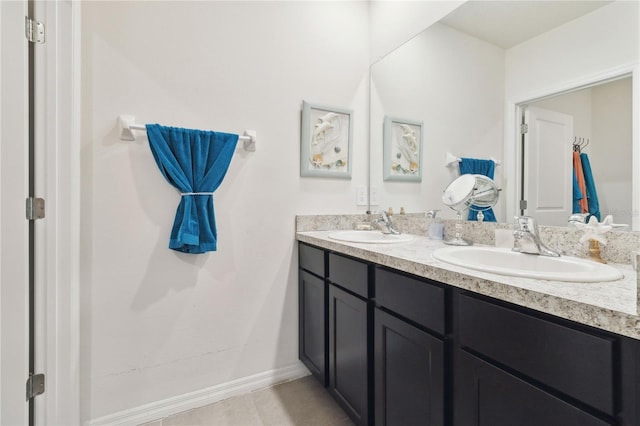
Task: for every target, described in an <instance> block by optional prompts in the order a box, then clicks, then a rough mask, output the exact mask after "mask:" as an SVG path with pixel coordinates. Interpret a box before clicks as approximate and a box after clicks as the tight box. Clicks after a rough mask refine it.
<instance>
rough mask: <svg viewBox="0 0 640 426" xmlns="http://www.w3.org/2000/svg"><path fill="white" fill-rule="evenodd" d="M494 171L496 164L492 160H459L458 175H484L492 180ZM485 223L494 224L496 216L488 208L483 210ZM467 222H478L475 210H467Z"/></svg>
mask: <svg viewBox="0 0 640 426" xmlns="http://www.w3.org/2000/svg"><path fill="white" fill-rule="evenodd" d="M495 170H496V163H494V162H493V160H480V159H477V158H461V159H460V174H461V175H466V174H475V175H484V176H487V177H489V178H491V179H493V174H494V172H495ZM482 213H483V214H484V221H485V222H496V215H495V214H494V213H493V209H492V208H489V209H487V210H483V211H482ZM467 219H468V220H478V212H477V211H476V210H471V209H469V217H468V218H467Z"/></svg>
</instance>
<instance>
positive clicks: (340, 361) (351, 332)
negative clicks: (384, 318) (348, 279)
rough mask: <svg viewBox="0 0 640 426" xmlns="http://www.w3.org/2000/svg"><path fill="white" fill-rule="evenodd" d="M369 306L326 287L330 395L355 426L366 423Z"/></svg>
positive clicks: (367, 409)
mask: <svg viewBox="0 0 640 426" xmlns="http://www.w3.org/2000/svg"><path fill="white" fill-rule="evenodd" d="M370 316H371V314H370V306H369V303H368V302H367V301H366V300H365V299H362V298H360V297H358V296H355V295H353V294H351V293H348V292H346V291H344V290H342V289H340V288H338V287H337V286H335V285H329V392H330V393H331V394H332V395H333V397H334V398H335V399H336V401H338V403H339V404H340V405H341V406H342V408H343V409H344V410H345V411H346V412H347V414H349V417H351V419H352V420H353V421H354V422H355V423H356V424H358V425H368V424H369V410H370V408H371V407H370V404H369V401H370V399H371V398H370V391H371V387H370V383H369V358H370V356H369V353H370V352H369V349H368V345H369V342H370V339H369V323H370Z"/></svg>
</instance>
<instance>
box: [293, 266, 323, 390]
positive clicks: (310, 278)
mask: <svg viewBox="0 0 640 426" xmlns="http://www.w3.org/2000/svg"><path fill="white" fill-rule="evenodd" d="M326 286H327V284H326V283H325V282H324V280H322V279H320V278H318V277H316V276H314V275H311V274H310V273H308V272H305V271H302V270H300V279H299V288H298V297H299V302H298V309H299V312H298V314H299V339H298V343H299V348H298V349H299V357H300V360H301V361H302V362H303V363H304V365H306V366H307V368H308V369H309V371H311V373H312V374H313V375H314V376H315V377H316V378H317V379H318V380H319V381H320V382H321V383H322V385H323V386H326V385H327V376H326V372H327V368H326V363H327V355H326V354H327V345H326V343H327V334H326V330H327V327H326V319H327V316H326V310H325V307H326V292H327V290H326Z"/></svg>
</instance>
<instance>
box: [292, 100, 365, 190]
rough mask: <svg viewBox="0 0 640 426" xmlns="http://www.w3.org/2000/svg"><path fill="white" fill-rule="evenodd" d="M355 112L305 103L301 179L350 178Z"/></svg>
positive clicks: (301, 139)
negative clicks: (309, 177)
mask: <svg viewBox="0 0 640 426" xmlns="http://www.w3.org/2000/svg"><path fill="white" fill-rule="evenodd" d="M352 116H353V112H352V111H350V110H346V109H341V108H333V107H324V106H319V105H313V104H310V103H308V102H306V101H304V102H303V103H302V129H301V132H300V176H311V177H329V178H339V179H351V142H352V134H353V130H352V123H351V121H352Z"/></svg>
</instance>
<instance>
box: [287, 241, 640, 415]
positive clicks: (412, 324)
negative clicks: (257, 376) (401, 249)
mask: <svg viewBox="0 0 640 426" xmlns="http://www.w3.org/2000/svg"><path fill="white" fill-rule="evenodd" d="M299 259H300V279H299V303H300V307H299V313H300V359H301V360H302V361H303V362H304V363H305V365H306V366H307V367H308V368H309V370H310V371H311V372H312V373H313V374H314V375H315V376H316V377H317V378H318V379H319V380H320V381H321V382H322V383H323V384H324V385H325V386H327V388H328V391H329V392H330V393H331V395H332V396H333V397H334V398H335V399H336V400H337V401H338V403H339V404H340V405H341V406H342V407H343V408H344V409H345V411H346V412H347V413H348V414H349V416H350V417H351V418H352V420H353V421H354V422H355V423H356V424H358V425H367V426H368V425H373V424H375V425H377V426H381V425H387V426H393V425H434V426H439V425H445V426H449V425H453V426H474V425H489V426H503V425H504V426H515V425H517V426H555V425H558V426H592V425H593V426H596V425H616V426H638V425H640V341H638V340H635V339H630V338H626V337H623V336H620V335H616V334H613V333H609V332H606V331H604V330H600V329H596V328H593V327H588V326H585V325H582V324H578V323H575V322H572V321H568V320H565V319H562V318H558V317H556V316H553V315H549V314H545V313H542V312H539V311H535V310H532V309H528V308H525V307H522V306H517V305H514V304H512V303H508V302H504V301H500V300H497V299H494V298H490V297H487V296H482V295H479V294H477V293H475V292H472V291H467V290H462V289H459V288H456V287H453V286H449V285H446V284H442V283H438V282H434V281H433V280H429V279H426V278H420V277H416V276H413V275H410V274H407V273H404V272H402V271H397V270H394V269H390V268H386V267H382V266H377V265H372V264H370V263H367V262H364V261H361V260H359V259H355V258H353V257H349V256H344V255H342V254H339V253H334V252H330V251H326V250H323V249H320V248H318V247H313V246H310V245H306V244H302V243H301V244H300V257H299Z"/></svg>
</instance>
